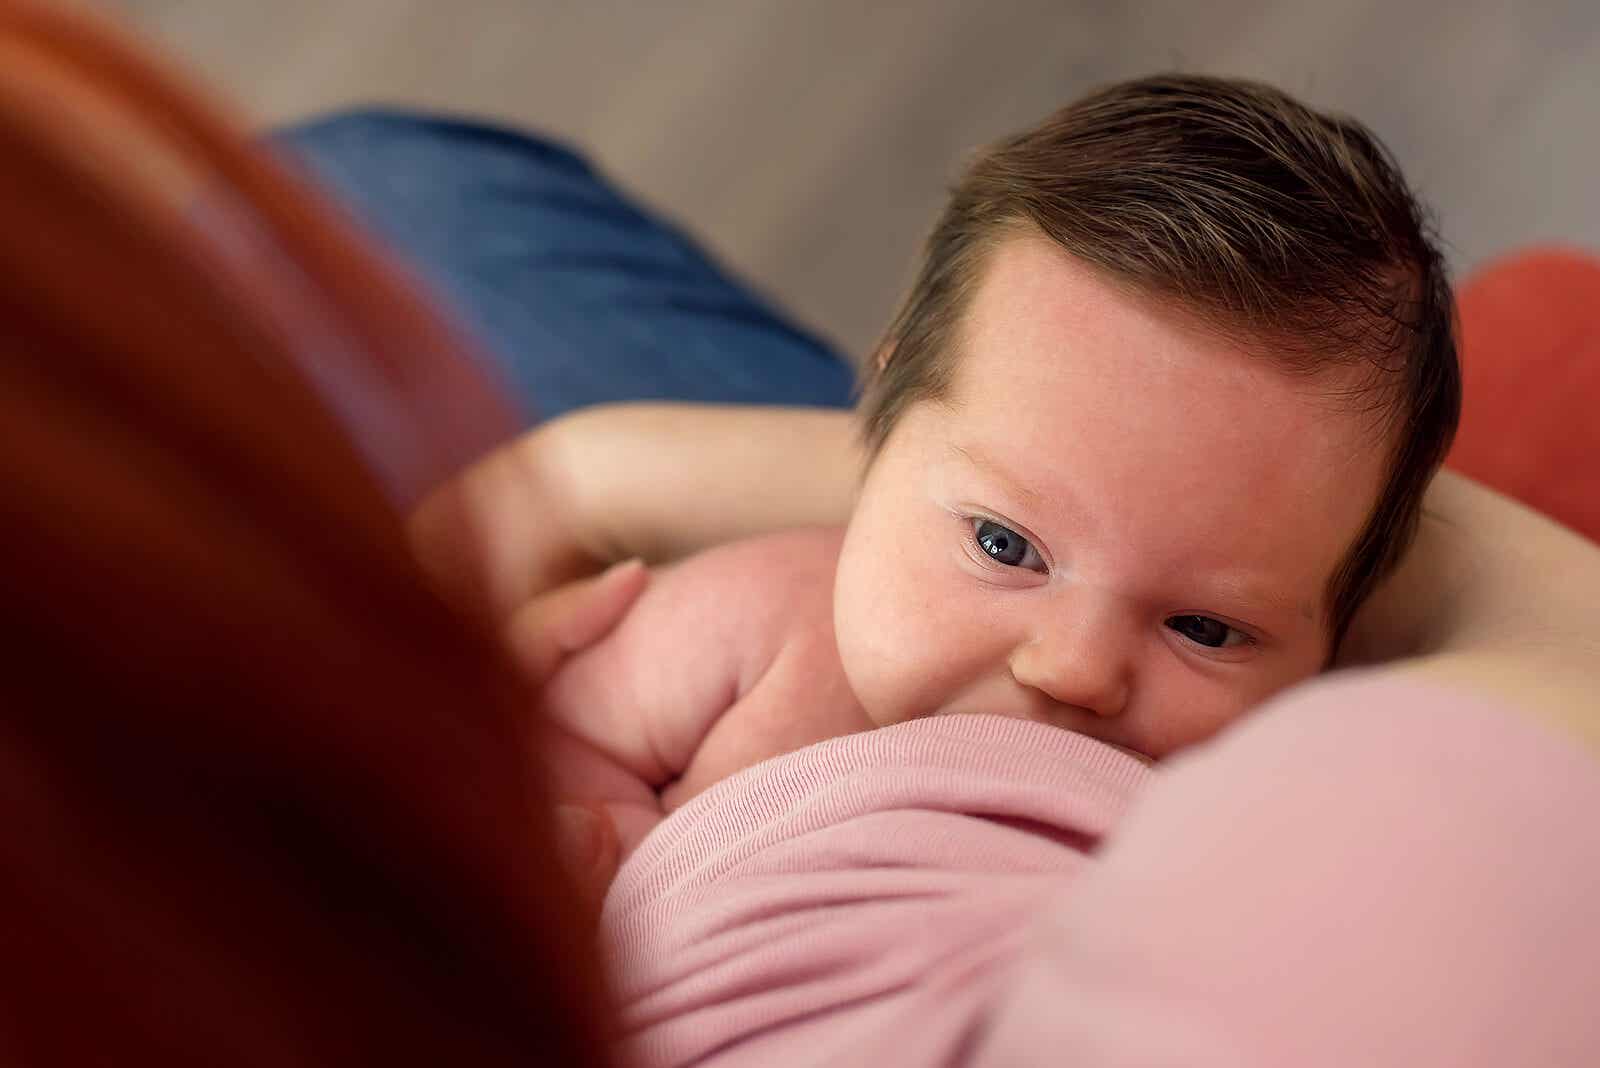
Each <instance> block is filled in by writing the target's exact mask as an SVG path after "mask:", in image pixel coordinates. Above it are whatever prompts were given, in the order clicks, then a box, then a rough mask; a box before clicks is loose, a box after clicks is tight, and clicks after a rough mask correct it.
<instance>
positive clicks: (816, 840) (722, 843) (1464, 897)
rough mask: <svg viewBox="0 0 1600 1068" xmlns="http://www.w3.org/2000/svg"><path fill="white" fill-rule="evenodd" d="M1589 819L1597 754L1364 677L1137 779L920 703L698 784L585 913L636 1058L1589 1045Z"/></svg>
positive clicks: (1130, 1055)
mask: <svg viewBox="0 0 1600 1068" xmlns="http://www.w3.org/2000/svg"><path fill="white" fill-rule="evenodd" d="M1597 821H1600V762H1596V761H1594V760H1593V759H1592V758H1591V757H1590V755H1589V754H1587V753H1585V752H1583V751H1582V750H1580V749H1578V748H1577V747H1576V746H1574V745H1572V744H1571V743H1569V742H1568V741H1567V740H1566V739H1564V738H1561V737H1559V736H1557V735H1555V734H1554V733H1552V732H1548V731H1547V730H1546V729H1545V728H1543V727H1541V726H1539V725H1537V724H1534V723H1532V722H1529V721H1526V720H1525V719H1524V718H1523V717H1520V716H1518V715H1517V714H1515V713H1514V712H1512V711H1509V710H1507V709H1504V708H1501V707H1498V706H1496V705H1494V704H1493V703H1490V702H1487V701H1484V700H1481V699H1476V698H1472V697H1465V696H1461V695H1456V694H1452V693H1447V692H1444V691H1440V690H1437V689H1431V688H1423V687H1420V686H1417V685H1415V684H1397V683H1394V682H1391V681H1387V680H1386V679H1384V678H1383V677H1381V676H1376V675H1373V676H1347V677H1336V678H1334V679H1331V680H1327V681H1323V682H1319V683H1317V684H1315V685H1313V686H1310V687H1306V688H1303V689H1301V690H1300V691H1298V692H1297V693H1295V694H1293V695H1291V696H1289V697H1287V698H1285V699H1283V700H1281V701H1279V702H1277V703H1276V705H1275V706H1274V707H1272V708H1270V709H1268V710H1264V711H1263V712H1262V713H1260V714H1257V715H1256V716H1253V717H1252V718H1251V719H1250V720H1248V721H1246V722H1245V723H1243V724H1240V725H1239V726H1237V727H1236V728H1235V729H1233V730H1232V731H1230V732H1228V733H1227V734H1226V735H1224V736H1223V737H1222V738H1221V739H1219V740H1217V741H1216V742H1214V743H1212V744H1211V745H1208V746H1206V747H1204V748H1203V749H1201V750H1198V751H1196V752H1194V753H1192V754H1190V755H1188V756H1186V757H1184V758H1182V759H1180V760H1177V761H1175V762H1173V763H1172V764H1170V765H1168V766H1166V767H1164V768H1162V769H1161V770H1159V771H1154V772H1151V771H1147V770H1146V769H1145V768H1143V767H1142V766H1140V765H1139V764H1138V763H1136V762H1135V761H1134V760H1132V759H1131V758H1129V757H1126V756H1124V755H1123V754H1121V753H1118V752H1116V751H1115V750H1112V749H1109V748H1107V747H1105V746H1103V745H1100V744H1099V743H1097V742H1094V741H1091V740H1089V739H1087V738H1083V737H1080V736H1077V735H1072V734H1068V733H1066V732H1063V731H1058V730H1055V729H1053V728H1049V727H1043V726H1039V725H1037V724H1033V723H1028V722H1022V721H1017V720H1010V719H999V718H992V717H980V716H970V717H969V716H961V717H949V718H943V719H929V720H919V721H916V722H912V723H908V724H904V725H901V726H899V727H895V728H890V729H886V730H880V731H873V732H869V733H866V734H860V735H854V736H850V737H846V738H840V739H836V740H834V741H832V742H826V743H823V744H821V745H817V746H813V747H811V748H809V749H806V750H802V751H801V752H798V753H794V754H791V755H789V756H787V757H782V758H779V759H777V760H773V761H768V762H766V763H764V764H760V765H757V766H756V767H754V768H751V769H749V770H748V771H746V772H744V773H742V774H740V775H738V776H736V777H734V778H732V779H729V780H728V781H726V782H725V783H723V784H721V785H720V786H718V787H716V788H714V789H712V790H711V791H708V792H707V793H706V794H704V795H702V796H701V797H699V798H697V799H696V800H695V801H694V802H692V803H691V804H690V805H688V806H686V807H685V808H684V809H683V810H681V811H680V812H678V813H677V814H675V815H674V816H673V817H671V818H670V819H668V820H667V821H666V822H665V823H664V824H662V826H661V827H660V828H659V829H658V830H657V832H656V833H655V834H653V835H652V836H651V837H650V838H649V839H648V840H647V841H646V842H645V843H644V845H643V846H642V847H641V848H640V849H639V850H638V852H637V853H636V854H635V855H634V856H633V857H632V858H631V859H630V860H629V862H628V863H627V865H626V866H625V867H624V869H623V871H622V872H621V873H620V875H619V878H618V880H617V882H616V883H615V884H614V886H613V888H612V892H611V895H610V897H609V899H608V901H607V906H606V912H605V916H604V922H603V926H604V931H605V934H606V936H607V940H608V943H609V945H610V950H611V963H612V968H613V972H614V974H615V977H616V983H617V987H618V993H619V996H620V999H621V1005H622V1020H623V1025H624V1028H625V1032H626V1034H625V1039H624V1047H625V1050H626V1051H627V1053H629V1054H631V1055H632V1057H633V1058H634V1059H635V1060H636V1061H637V1062H638V1063H640V1064H643V1065H650V1066H656V1065H683V1064H711V1065H718V1066H723V1065H728V1066H731V1065H744V1064H751V1065H762V1066H785V1065H813V1064H814V1065H855V1064H860V1065H872V1066H873V1068H888V1066H896V1068H898V1066H917V1065H934V1064H940V1065H944V1064H972V1065H1027V1064H1073V1065H1167V1064H1170V1065H1230V1066H1248V1065H1263V1066H1265V1065H1272V1066H1282V1065H1297V1066H1298V1065H1313V1066H1314V1065H1324V1064H1326V1065H1340V1066H1346V1065H1352V1064H1362V1065H1408V1066H1410V1065H1423V1064H1427V1065H1435V1064H1460V1065H1486V1066H1487V1065H1497V1066H1498V1065H1506V1064H1600V1013H1597V1012H1596V1011H1595V1009H1594V1005H1595V1000H1594V999H1595V997H1596V992H1597V991H1600V833H1597V831H1596V823H1597ZM1102 836H1109V837H1107V839H1106V842H1105V844H1104V846H1103V847H1102V848H1101V849H1100V850H1099V851H1098V852H1093V851H1092V849H1093V844H1094V843H1095V842H1096V841H1097V840H1099V839H1100V838H1101V837H1102Z"/></svg>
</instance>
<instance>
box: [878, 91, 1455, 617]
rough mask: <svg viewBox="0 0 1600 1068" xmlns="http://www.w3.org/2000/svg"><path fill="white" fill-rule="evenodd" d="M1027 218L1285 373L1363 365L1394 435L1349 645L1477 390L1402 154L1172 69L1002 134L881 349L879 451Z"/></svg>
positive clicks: (1348, 558) (1303, 109) (1359, 553)
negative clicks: (1471, 388)
mask: <svg viewBox="0 0 1600 1068" xmlns="http://www.w3.org/2000/svg"><path fill="white" fill-rule="evenodd" d="M1029 230H1033V231H1037V232H1040V233H1043V234H1044V235H1046V236H1047V237H1049V238H1050V239H1051V240H1053V241H1054V242H1055V243H1056V244H1057V245H1059V246H1060V247H1061V248H1062V249H1064V250H1065V251H1066V252H1068V253H1069V254H1071V255H1072V256H1074V257H1076V258H1077V259H1079V260H1080V261H1082V262H1085V263H1087V264H1089V265H1091V266H1093V267H1095V268H1097V269H1098V270H1099V271H1101V272H1103V273H1104V275H1105V276H1106V277H1107V278H1109V279H1111V280H1113V281H1115V282H1118V283H1120V284H1123V285H1126V286H1128V287H1130V288H1131V289H1132V290H1133V291H1135V292H1138V293H1140V294H1143V295H1147V296H1149V297H1152V298H1156V299H1159V300H1163V301H1167V302H1173V303H1176V304H1177V305H1179V306H1181V307H1182V308H1184V309H1186V310H1187V311H1188V312H1189V313H1191V314H1192V315H1194V316H1196V317H1197V318H1198V319H1199V320H1201V321H1203V322H1204V323H1205V324H1206V325H1208V326H1209V327H1211V328H1212V329H1214V330H1216V331H1218V332H1220V333H1221V334H1223V335H1224V336H1226V337H1229V338H1231V339H1233V340H1235V341H1238V342H1241V343H1243V344H1245V345H1246V346H1247V347H1248V348H1249V350H1250V351H1252V352H1258V353H1260V354H1261V355H1262V356H1263V358H1268V359H1271V360H1272V361H1273V362H1274V363H1275V364H1277V365H1278V366H1280V367H1282V368H1283V369H1284V370H1285V371H1286V372H1290V373H1295V374H1302V375H1306V376H1308V377H1310V376H1316V375H1320V374H1321V373H1323V372H1326V371H1332V370H1335V369H1339V368H1359V369H1362V370H1363V372H1364V373H1363V374H1362V375H1361V377H1360V381H1361V383H1362V386H1361V387H1360V388H1358V389H1356V390H1354V391H1350V390H1348V389H1347V390H1345V391H1344V392H1345V393H1346V394H1347V395H1348V396H1353V397H1357V398H1364V399H1365V401H1366V403H1368V404H1369V405H1370V407H1371V410H1372V411H1373V412H1375V413H1376V414H1377V415H1379V416H1380V421H1379V422H1380V426H1381V432H1382V433H1383V434H1384V435H1385V437H1386V438H1387V439H1388V441H1389V442H1390V443H1391V444H1390V452H1389V462H1388V468H1387V475H1386V478H1385V480H1384V485H1383V488H1382V490H1381V491H1380V493H1379V495H1378V499H1377V501H1376V502H1375V504H1374V507H1373V509H1372V512H1371V514H1370V515H1369V516H1368V518H1367V522H1366V524H1365V526H1364V527H1363V528H1362V530H1361V532H1360V533H1359V534H1358V535H1357V536H1356V538H1355V540H1354V542H1353V543H1352V544H1351V546H1350V548H1349V550H1348V552H1347V553H1346V555H1345V557H1344V559H1343V560H1342V561H1341V562H1340V564H1339V566H1338V567H1336V568H1335V569H1334V573H1333V575H1332V576H1331V577H1330V578H1329V582H1328V588H1327V597H1326V602H1327V606H1328V612H1327V616H1328V618H1327V623H1328V626H1329V629H1330V632H1331V634H1332V638H1333V642H1332V646H1331V648H1333V649H1337V647H1338V643H1339V640H1340V639H1341V638H1342V637H1343V635H1344V632H1345V629H1346V628H1347V627H1348V626H1349V623H1350V619H1351V617H1352V616H1353V615H1354V614H1355V611H1356V609H1357V608H1358V607H1359V606H1360V605H1361V603H1362V601H1363V600H1365V598H1366V597H1367V595H1368V594H1370V593H1371V592H1372V590H1373V588H1374V587H1375V586H1376V585H1377V584H1378V582H1379V581H1380V580H1381V579H1383V578H1384V577H1385V576H1386V575H1387V574H1389V573H1390V572H1391V571H1392V570H1393V569H1394V567H1395V565H1396V563H1397V562H1398V561H1399V559H1400V557H1401V555H1402V554H1403V553H1404V551H1405V549H1406V547H1407V545H1409V544H1410V542H1411V539H1412V538H1413V536H1414V535H1415V532H1416V528H1417V523H1418V519H1419V516H1420V512H1421V505H1422V497H1423V493H1424V491H1425V490H1426V488H1427V485H1428V482H1429V480H1430V479H1431V478H1432V476H1433V473H1434V472H1435V470H1437V468H1438V466H1439V465H1440V463H1442V462H1443V460H1444V456H1445V454H1446V452H1448V451H1449V447H1450V442H1451V439H1452V438H1453V437H1454V434H1455V428H1456V422H1457V420H1458V418H1459V415H1460V409H1461V373H1460V367H1459V365H1458V363H1457V359H1456V344H1455V304H1454V299H1453V297H1452V295H1451V291H1450V285H1449V282H1448V280H1447V278H1446V275H1445V266H1444V261H1443V257H1442V256H1441V254H1440V252H1439V249H1438V248H1437V247H1436V245H1435V243H1434V239H1433V235H1432V228H1431V226H1430V224H1429V222H1428V220H1427V218H1426V216H1425V213H1424V211H1423V209H1422V207H1421V205H1420V204H1419V203H1418V202H1417V199H1416V198H1415V197H1414V196H1413V194H1412V192H1411V190H1410V189H1409V187H1408V186H1407V185H1406V182H1405V179H1404V178H1403V177H1402V176H1401V174H1400V171H1399V168H1398V166H1397V165H1396V164H1395V161H1394V159H1393V157H1391V156H1390V154H1389V153H1388V151H1387V150H1386V149H1385V148H1384V147H1383V145H1382V144H1381V143H1380V142H1379V140H1378V139H1377V137H1376V136H1374V135H1373V134H1372V132H1371V131H1369V130H1368V129H1367V128H1366V127H1364V126H1362V125H1361V124H1360V123H1358V122H1356V121H1355V120H1353V119H1349V118H1346V117H1343V116H1339V115H1330V114H1324V113H1321V112H1318V111H1314V110H1312V109H1311V108H1309V107H1307V106H1305V105H1304V104H1301V103H1299V102H1298V101H1296V100H1294V99H1293V98H1292V97H1290V96H1289V95H1288V94H1286V93H1283V92H1281V91H1280V90H1277V89H1274V88H1272V87H1271V86H1267V85H1262V84H1259V83H1255V82H1248V81H1241V80H1236V79H1228V78H1214V77H1202V76H1193V75H1171V74H1169V75H1158V76H1155V77H1150V78H1142V79H1139V80H1136V81H1130V82H1123V83H1120V84H1117V85H1112V86H1109V87H1106V88H1103V89H1100V90H1098V91H1096V92H1093V93H1091V94H1089V95H1088V96H1086V97H1084V98H1083V99H1081V100H1079V101H1077V102H1076V103H1074V104H1071V105H1069V106H1067V107H1065V108H1063V109H1061V110H1060V111H1058V112H1056V113H1055V114H1054V115H1051V116H1050V117H1049V118H1048V119H1046V120H1045V121H1044V122H1043V123H1041V124H1040V125H1038V126H1036V127H1034V128H1032V129H1030V130H1026V131H1024V132H1022V133H1020V134H1016V135H1015V136H1012V137H1010V138H1007V139H1006V140H1003V141H1001V142H999V143H998V144H996V145H993V146H991V147H990V148H988V149H987V150H985V151H983V152H982V153H980V154H979V155H978V157H977V158H976V159H975V160H974V161H973V162H972V163H971V165H970V166H969V167H968V168H967V170H966V172H965V174H964V175H963V176H962V178H961V180H960V182H959V183H958V184H957V185H956V187H955V189H954V191H953V193H952V195H951V197H950V201H949V203H948V204H947V205H946V207H945V209H944V213H943V214H942V215H941V216H940V218H939V220H938V223H937V224H936V225H935V227H934V229H933V233H932V235H931V236H930V237H929V238H928V241H927V245H926V247H925V249H924V255H923V260H922V264H921V267H920V269H919V271H918V273H917V277H916V280H915V282H914V283H913V285H912V287H911V291H910V293H909V294H908V295H907V296H906V298H905V300H904V302H903V303H902V304H901V306H900V308H899V310H898V312H897V313H896V315H895V317H894V319H893V321H892V322H891V323H890V326H889V329H888V332H887V333H886V335H885V337H884V339H883V341H882V343H881V344H880V346H879V349H878V354H877V357H876V358H875V359H874V360H872V361H871V362H870V363H869V366H868V370H867V377H866V380H865V383H864V388H863V395H862V403H861V414H862V417H863V434H864V436H865V439H866V444H867V447H868V451H869V452H870V453H873V454H875V453H876V452H877V451H878V450H879V449H880V448H881V447H882V445H883V443H884V441H885V440H886V439H887V438H888V436H889V433H890V431H891V430H892V429H893V428H894V426H895V424H896V422H897V421H898V420H899V417H900V415H901V414H902V413H903V412H904V411H905V410H906V409H907V408H908V407H910V406H911V405H913V404H916V403H918V402H920V401H924V400H932V399H937V398H939V397H941V396H943V395H944V393H945V392H946V390H948V388H949V385H950V382H951V377H952V371H953V368H954V355H955V349H956V348H957V345H956V336H957V332H958V329H959V326H960V322H961V319H962V316H963V313H964V311H965V309H966V306H967V303H968V302H969V301H970V299H971V296H972V293H973V291H974V289H975V288H976V283H977V281H978V279H979V276H980V273H981V268H982V265H983V260H984V258H985V256H986V255H987V253H988V252H989V251H990V250H991V249H992V248H993V247H994V246H995V245H996V244H997V243H998V242H999V241H1000V240H1002V239H1003V238H1005V237H1006V236H1007V235H1009V234H1014V233H1017V232H1019V231H1021V232H1026V231H1029Z"/></svg>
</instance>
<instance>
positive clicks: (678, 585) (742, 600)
mask: <svg viewBox="0 0 1600 1068" xmlns="http://www.w3.org/2000/svg"><path fill="white" fill-rule="evenodd" d="M843 541H844V528H842V527H807V528H803V529H797V530H786V531H782V532H780V533H777V534H763V535H761V536H759V537H754V538H743V539H741V540H739V541H733V542H728V543H727V544H724V545H718V546H716V547H714V548H711V549H707V550H705V551H703V552H699V553H696V554H695V555H693V556H691V557H688V558H686V559H684V560H681V561H678V562H677V563H674V564H670V565H668V566H666V567H662V568H659V569H657V570H656V571H655V572H654V574H653V575H652V578H651V583H650V586H649V587H648V588H647V590H646V597H647V598H650V599H652V600H660V601H662V602H669V601H670V602H672V606H673V608H674V609H675V610H676V611H682V610H684V609H687V608H689V607H690V606H694V607H696V608H699V609H700V610H701V611H699V612H695V613H694V614H695V615H700V614H701V613H702V612H713V613H715V614H716V615H718V616H720V617H722V618H724V619H727V620H729V621H730V622H734V621H736V622H737V624H738V625H739V626H740V627H741V628H743V629H747V630H749V629H760V630H768V631H770V630H774V629H779V628H786V627H790V626H793V625H795V624H797V623H803V622H807V621H812V620H813V619H814V617H815V618H819V619H825V620H826V621H827V622H828V624H829V625H830V626H831V623H832V618H833V576H834V572H835V570H836V569H837V565H838V562H839V548H840V546H841V544H842V543H843ZM663 607H665V604H663Z"/></svg>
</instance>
